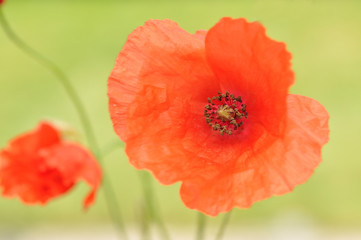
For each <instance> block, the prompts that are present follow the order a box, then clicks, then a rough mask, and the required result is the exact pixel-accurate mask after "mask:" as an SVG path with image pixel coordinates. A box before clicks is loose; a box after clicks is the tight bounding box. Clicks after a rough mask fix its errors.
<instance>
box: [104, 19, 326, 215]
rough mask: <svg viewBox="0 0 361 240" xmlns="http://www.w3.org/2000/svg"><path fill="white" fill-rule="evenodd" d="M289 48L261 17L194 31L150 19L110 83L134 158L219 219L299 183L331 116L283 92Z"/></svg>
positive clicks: (288, 80)
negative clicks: (276, 38) (272, 36)
mask: <svg viewBox="0 0 361 240" xmlns="http://www.w3.org/2000/svg"><path fill="white" fill-rule="evenodd" d="M290 60H291V54H290V53H289V52H288V51H287V50H286V46H285V44H284V43H281V42H277V41H274V40H272V39H270V38H268V37H267V36H266V34H265V28H264V27H263V26H262V25H261V24H260V23H258V22H253V23H249V22H247V21H246V20H245V19H231V18H223V19H222V20H221V21H220V22H219V23H217V24H216V25H215V26H214V27H212V28H211V29H210V30H209V31H208V32H206V31H198V32H197V33H195V34H190V33H188V32H186V31H184V30H183V29H181V28H180V27H179V26H178V25H177V24H176V23H175V22H173V21H170V20H150V21H148V22H146V23H145V25H144V26H143V27H139V28H137V29H136V30H135V31H134V32H133V33H132V34H130V36H129V37H128V40H127V41H126V43H125V45H124V47H123V49H122V51H121V52H120V54H119V56H118V58H117V60H116V64H115V67H114V69H113V71H112V73H111V75H110V77H109V81H108V96H109V110H110V115H111V119H112V121H113V125H114V129H115V131H116V133H117V134H118V135H119V136H120V138H121V139H122V140H123V141H125V143H126V153H127V155H128V157H129V160H130V162H131V163H132V164H133V165H134V166H135V167H136V168H138V169H148V170H150V171H152V172H153V174H154V175H155V177H156V178H157V179H158V180H159V181H160V182H161V183H163V184H172V183H175V182H177V181H181V182H182V186H181V190H180V195H181V198H182V200H183V202H184V203H185V205H186V206H187V207H189V208H191V209H197V210H199V211H202V212H204V213H206V214H209V215H212V216H215V215H217V214H218V213H220V212H226V211H229V210H230V209H232V208H233V207H235V206H237V207H240V208H248V207H250V206H251V205H252V204H253V203H254V202H256V201H259V200H262V199H265V198H268V197H271V196H272V195H280V194H285V193H287V192H290V191H292V189H293V188H294V187H295V186H296V185H298V184H301V183H304V182H305V181H306V180H307V179H308V178H309V177H310V176H311V175H312V173H313V171H314V169H315V167H316V166H317V165H318V164H319V163H320V161H321V147H322V146H323V145H324V144H325V143H326V142H327V141H328V134H329V129H328V113H327V111H326V110H325V108H324V107H323V106H322V105H320V104H319V103H318V102H317V101H315V100H313V99H311V98H308V97H304V96H299V95H294V94H288V90H289V87H290V86H291V85H292V84H293V82H294V74H293V72H292V70H291V63H290Z"/></svg>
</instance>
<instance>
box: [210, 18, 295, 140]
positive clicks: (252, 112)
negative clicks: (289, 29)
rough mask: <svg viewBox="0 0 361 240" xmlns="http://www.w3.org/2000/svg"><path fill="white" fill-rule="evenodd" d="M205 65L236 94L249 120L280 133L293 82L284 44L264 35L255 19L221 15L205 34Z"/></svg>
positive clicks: (226, 87) (262, 28) (222, 83)
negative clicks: (243, 105) (243, 103)
mask: <svg viewBox="0 0 361 240" xmlns="http://www.w3.org/2000/svg"><path fill="white" fill-rule="evenodd" d="M205 46H206V55H207V60H208V62H209V65H210V66H211V68H212V70H213V71H214V73H215V75H216V76H217V78H218V80H219V81H220V82H221V85H222V89H224V90H228V91H230V92H232V93H234V94H236V95H240V96H241V97H242V99H243V100H244V102H245V103H246V104H247V110H248V113H249V118H250V121H254V122H259V123H260V124H261V125H263V126H264V127H265V128H266V129H267V130H268V131H270V132H272V133H273V134H278V135H280V134H282V130H283V129H282V128H281V127H282V126H283V125H280V124H279V123H280V121H281V120H282V119H284V113H285V112H286V105H285V102H286V96H287V94H288V89H289V87H290V86H291V84H292V83H293V82H294V74H293V72H292V70H291V68H290V66H291V63H290V60H291V54H290V53H289V52H288V51H287V50H286V45H285V44H284V43H281V42H277V41H274V40H272V39H270V38H269V37H268V36H266V33H265V28H264V27H263V26H262V25H261V24H260V23H258V22H252V23H249V22H247V21H246V20H245V19H242V18H240V19H231V18H223V19H221V21H219V22H218V23H217V24H216V25H215V26H214V27H212V28H211V29H210V30H209V31H208V34H207V37H206V42H205Z"/></svg>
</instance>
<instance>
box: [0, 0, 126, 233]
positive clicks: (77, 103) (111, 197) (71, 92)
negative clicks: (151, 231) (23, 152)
mask: <svg viewBox="0 0 361 240" xmlns="http://www.w3.org/2000/svg"><path fill="white" fill-rule="evenodd" d="M0 24H1V26H2V28H3V29H4V31H5V33H6V35H7V36H8V37H9V39H10V40H11V41H12V42H13V43H14V44H15V45H16V46H17V47H18V48H19V49H21V50H22V51H23V52H25V53H26V54H27V55H29V56H30V57H31V58H33V59H34V60H35V61H37V62H38V63H39V64H41V65H42V66H44V67H45V68H47V69H48V70H49V71H50V72H51V73H53V75H54V76H55V77H56V79H57V80H58V81H59V83H60V84H61V85H62V86H63V87H64V89H65V91H66V93H67V94H68V96H69V98H70V100H71V102H72V103H73V105H74V107H75V109H76V112H77V113H78V115H79V118H80V121H81V123H82V125H83V128H84V132H85V134H86V138H87V141H88V143H89V147H90V149H92V152H93V154H94V156H95V157H96V158H97V159H98V161H101V159H102V156H101V154H100V150H99V145H98V143H97V141H96V138H95V134H94V131H93V128H92V125H91V123H90V120H89V118H88V115H87V113H86V111H85V108H84V105H83V103H82V102H81V100H80V97H79V95H78V94H77V92H76V91H75V89H74V87H73V86H72V84H71V82H70V81H69V79H68V78H67V76H66V75H65V74H64V72H63V71H62V70H61V69H60V68H59V67H58V66H57V65H56V64H55V63H53V62H52V61H50V60H49V59H47V58H46V57H44V56H43V55H41V54H40V53H38V52H37V51H36V50H34V49H33V48H32V47H30V46H29V45H28V44H26V43H25V42H24V41H23V40H22V39H21V38H19V37H18V36H17V35H16V34H15V32H14V31H13V30H12V29H11V27H10V25H9V24H8V22H7V20H6V18H5V16H4V14H3V11H2V7H0ZM103 193H104V195H105V199H106V202H107V206H108V210H109V213H110V215H111V217H112V220H113V222H114V224H115V225H116V226H118V229H119V230H120V232H121V235H122V237H123V238H124V239H127V234H126V231H125V228H124V224H123V221H122V218H121V216H120V211H119V210H120V209H119V206H118V204H117V201H116V198H115V194H114V190H113V188H112V186H111V184H110V181H108V179H107V178H106V177H105V175H104V177H103Z"/></svg>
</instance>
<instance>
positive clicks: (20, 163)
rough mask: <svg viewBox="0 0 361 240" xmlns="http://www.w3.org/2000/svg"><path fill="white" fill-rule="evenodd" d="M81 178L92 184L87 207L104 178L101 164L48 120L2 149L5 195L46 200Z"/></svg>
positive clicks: (0, 163) (0, 184) (0, 164)
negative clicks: (65, 137)
mask: <svg viewBox="0 0 361 240" xmlns="http://www.w3.org/2000/svg"><path fill="white" fill-rule="evenodd" d="M81 179H82V180H84V181H85V182H87V183H88V184H89V185H90V186H91V188H92V189H91V191H90V193H89V194H88V196H87V197H86V198H85V200H84V207H88V206H89V205H90V204H92V203H93V202H94V198H95V194H96V191H97V189H98V187H99V184H100V181H101V171H100V168H99V166H98V164H97V162H96V160H95V159H94V157H93V156H92V155H91V153H90V152H89V151H88V150H86V149H85V148H83V147H82V146H80V145H79V144H76V143H71V142H66V141H63V140H62V139H61V136H60V132H59V131H58V130H57V129H56V128H55V127H54V126H52V125H51V124H49V123H47V122H42V123H40V124H39V126H38V127H37V128H36V129H35V130H34V131H32V132H28V133H25V134H23V135H21V136H19V137H17V138H15V139H14V140H12V141H11V142H10V143H9V146H7V147H6V148H4V149H2V150H1V152H0V187H1V188H2V194H3V196H4V197H15V196H18V197H19V198H20V199H21V200H22V201H23V202H24V203H27V204H37V203H38V204H45V203H47V202H48V201H49V200H50V199H52V198H54V197H57V196H60V195H62V194H64V193H66V192H67V191H68V190H70V189H71V188H72V187H73V186H74V184H75V183H76V182H77V181H78V180H81Z"/></svg>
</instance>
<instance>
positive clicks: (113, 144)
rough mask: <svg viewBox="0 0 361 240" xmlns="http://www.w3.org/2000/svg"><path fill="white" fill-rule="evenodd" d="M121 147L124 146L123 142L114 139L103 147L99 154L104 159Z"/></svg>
mask: <svg viewBox="0 0 361 240" xmlns="http://www.w3.org/2000/svg"><path fill="white" fill-rule="evenodd" d="M123 146H124V144H123V142H121V141H120V140H119V139H116V140H114V141H112V142H109V143H108V144H107V145H106V146H105V147H103V150H102V151H101V154H102V156H103V157H106V156H108V154H110V153H112V152H113V151H115V150H117V149H118V148H121V147H123Z"/></svg>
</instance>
